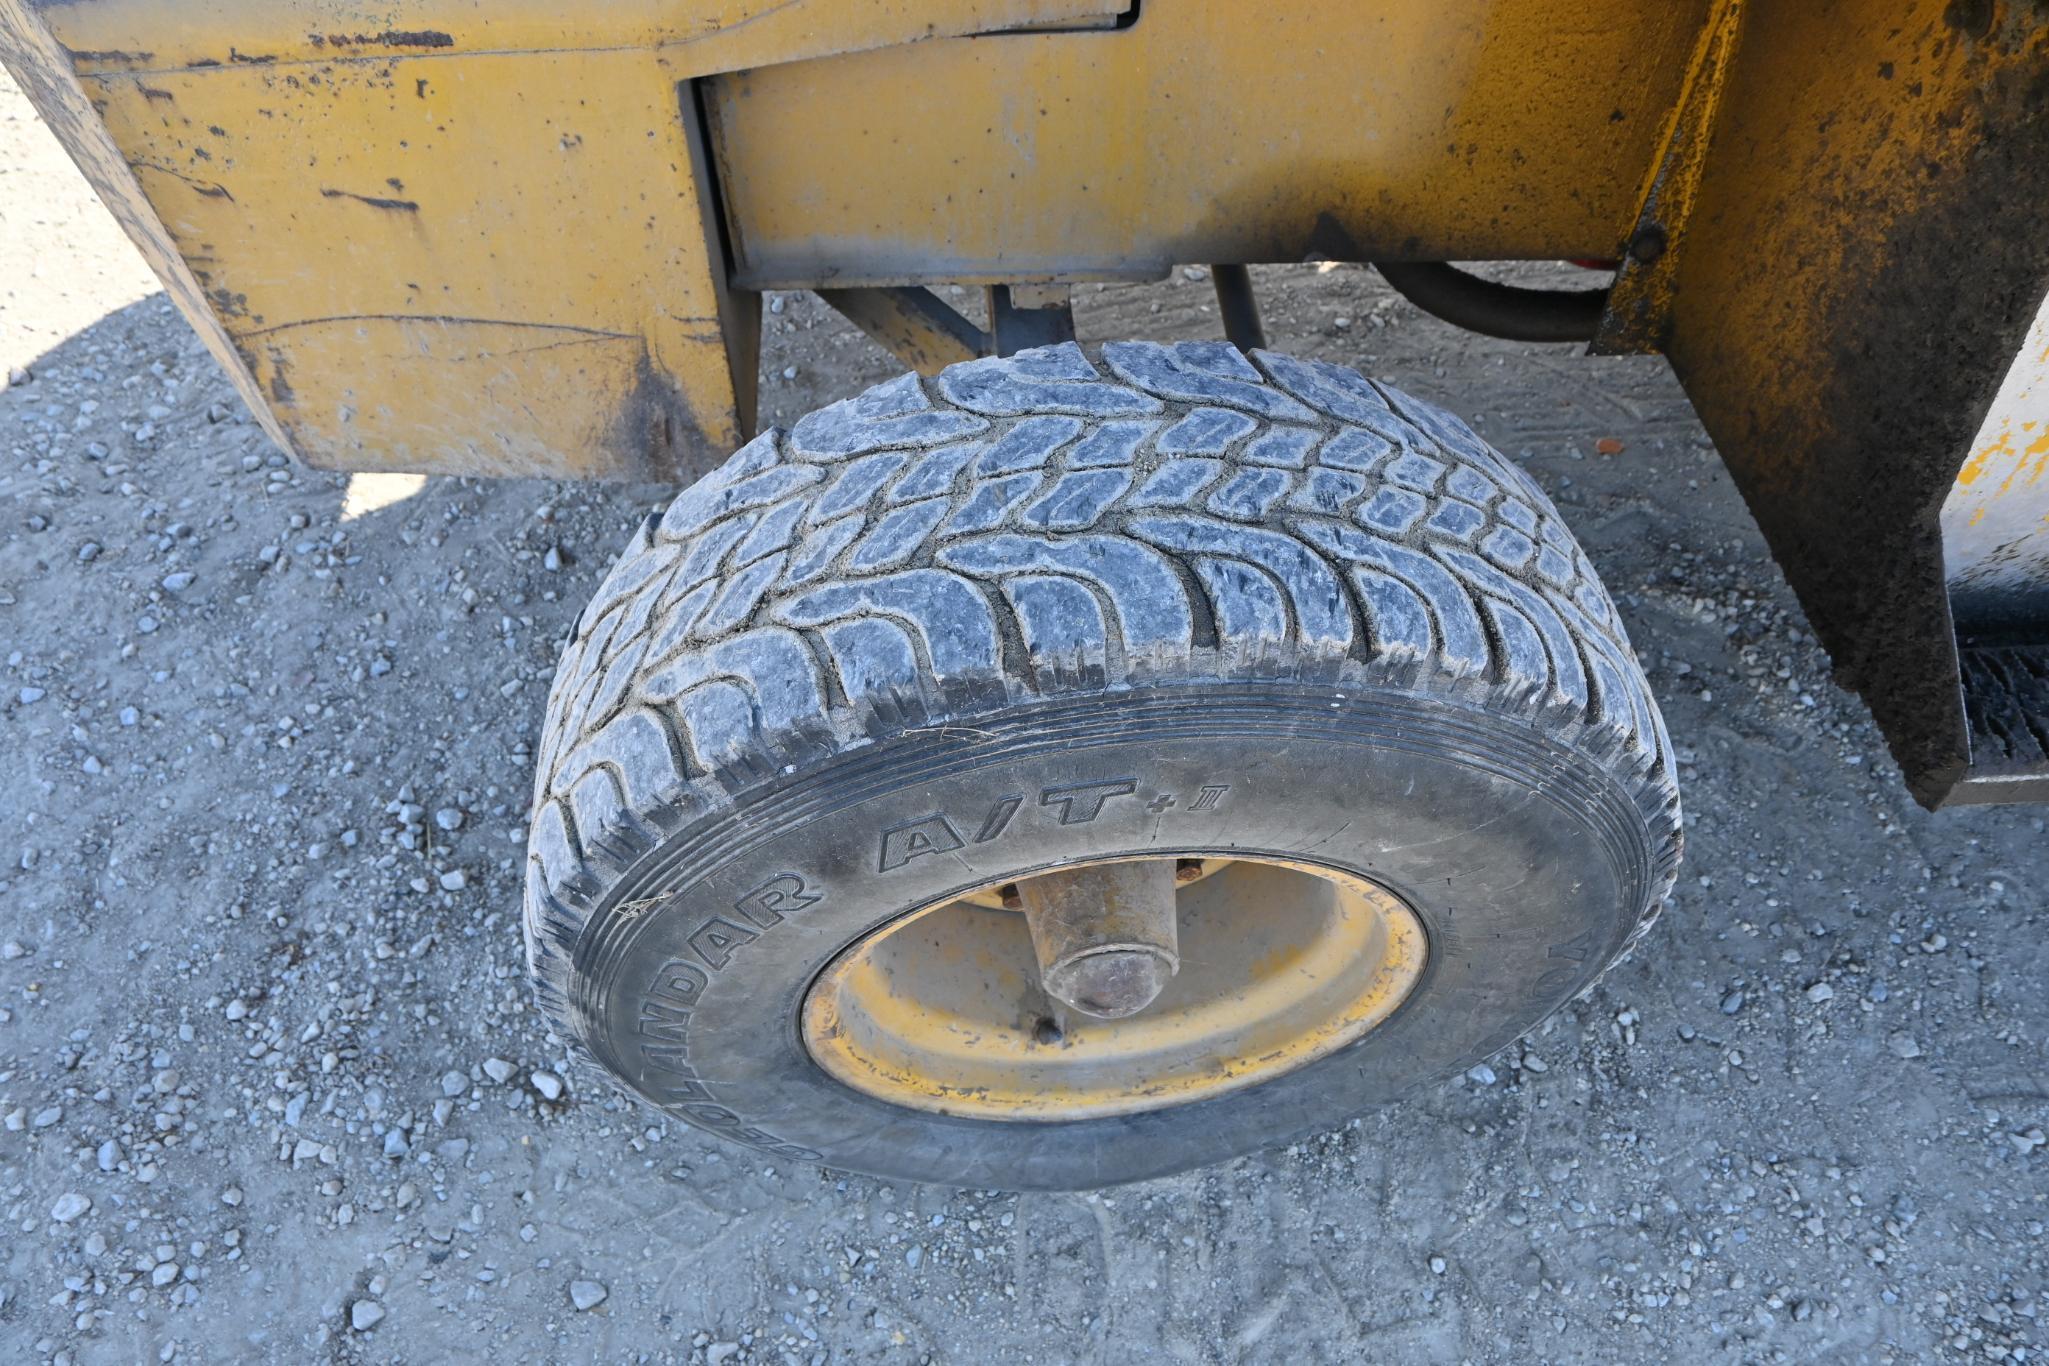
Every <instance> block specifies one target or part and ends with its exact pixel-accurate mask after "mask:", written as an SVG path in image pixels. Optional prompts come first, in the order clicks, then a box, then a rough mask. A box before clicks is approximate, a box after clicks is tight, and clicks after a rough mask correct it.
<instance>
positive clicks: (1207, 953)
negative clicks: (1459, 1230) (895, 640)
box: [802, 859, 1429, 1122]
mask: <svg viewBox="0 0 2049 1366" xmlns="http://www.w3.org/2000/svg"><path fill="white" fill-rule="evenodd" d="M1183 867H1184V869H1187V870H1189V871H1188V872H1184V885H1182V886H1181V887H1180V888H1179V890H1178V892H1177V894H1176V903H1177V905H1176V910H1177V920H1178V924H1179V929H1180V953H1181V971H1180V973H1179V974H1178V975H1177V976H1176V977H1175V978H1174V979H1173V981H1171V982H1170V983H1169V984H1168V985H1167V988H1166V989H1165V990H1164V991H1163V992H1162V993H1161V994H1160V997H1159V999H1158V1000H1156V1001H1154V1002H1153V1004H1152V1005H1150V1006H1148V1007H1147V1008H1146V1009H1145V1010H1144V1011H1143V1012H1141V1013H1140V1014H1137V1015H1134V1016H1131V1017H1129V1018H1126V1019H1121V1020H1099V1019H1095V1018H1092V1017H1090V1016H1087V1015H1083V1014H1081V1013H1079V1012H1065V1011H1062V1010H1061V1009H1059V1008H1058V1003H1057V1002H1054V1001H1052V1000H1050V999H1049V998H1048V997H1047V996H1046V995H1045V994H1044V993H1043V992H1042V991H1041V990H1040V988H1039V984H1038V974H1037V968H1036V966H1035V963H1034V959H1033V956H1032V945H1031V936H1030V934H1029V932H1028V930H1027V928H1026V925H1025V919H1024V917H1023V916H1022V915H1020V914H1017V913H1015V912H1011V911H1005V910H1002V909H998V907H1000V905H1001V902H1000V898H999V897H997V896H996V895H995V891H996V889H995V888H994V887H991V888H984V889H978V890H977V891H976V892H973V893H969V894H966V895H964V896H962V897H960V898H957V899H954V900H951V901H947V902H943V903H941V904H938V905H935V906H928V907H925V908H923V909H921V910H918V911H914V912H912V913H911V914H910V915H907V916H903V917H901V918H899V919H897V920H894V921H891V922H890V923H888V924H886V925H883V926H881V927H880V928H878V929H876V930H875V931H874V932H872V933H871V934H869V935H867V936H866V937H865V938H863V939H861V940H859V941H857V942H855V943H854V944H852V945H850V946H849V947H848V948H847V949H846V950H845V951H844V952H843V953H841V954H840V956H839V957H838V958H837V959H835V960H834V961H833V962H832V964H831V965H830V966H828V967H827V968H826V970H825V971H824V972H823V973H821V974H820V976H819V978H818V980H817V982H815V983H814V984H813V985H812V988H811V991H810V992H809V993H808V995H807V996H806V997H805V1000H804V1007H803V1016H802V1028H803V1035H804V1042H805V1045H806V1046H807V1047H808V1048H809V1049H810V1052H811V1056H812V1057H813V1058H814V1059H816V1060H817V1062H818V1064H819V1066H821V1067H823V1068H824V1069H825V1070H826V1071H827V1072H828V1073H830V1074H831V1075H832V1076H834V1077H836V1078H837V1079H838V1080H840V1081H841V1082H843V1083H845V1084H846V1085H848V1086H851V1087H853V1088H854V1089H855V1090H857V1091H861V1092H863V1093H865V1094H867V1095H871V1096H874V1097H876V1098H878V1099H881V1100H885V1101H889V1102H891V1103H893V1104H897V1105H902V1106H906V1107H908V1108H910V1109H914V1110H925V1111H931V1112H935V1113H938V1114H944V1115H958V1116H963V1117H969V1118H976V1119H996V1120H1035V1121H1041V1122H1043V1121H1048V1120H1076V1119H1092V1118H1098V1117H1101V1116H1106V1115H1128V1114H1137V1113H1140V1112H1142V1111H1146V1110H1159V1109H1165V1108H1167V1107H1169V1106H1174V1105H1184V1104H1188V1103H1190V1102H1192V1101H1197V1100H1205V1099H1208V1098H1210V1097H1212V1096H1218V1095H1223V1094H1225V1093H1227V1092H1230V1091H1236V1090H1239V1089H1242V1088H1244V1087H1247V1086H1255V1085H1257V1084H1259V1083H1260V1082H1263V1081H1270V1080H1272V1079H1273V1078H1275V1077H1278V1076H1281V1075H1283V1074H1284V1073H1287V1072H1291V1071H1294V1070H1295V1069H1296V1068H1299V1067H1302V1066H1305V1065H1307V1064H1308V1063H1311V1062H1314V1061H1315V1060H1316V1059H1318V1058H1321V1057H1325V1056H1327V1055H1329V1054H1331V1053H1334V1052H1336V1051H1337V1050H1338V1049H1340V1048H1343V1047H1345V1046H1346V1045H1347V1044H1349V1043H1351V1042H1353V1041H1354V1040H1356V1039H1358V1038H1360V1037H1361V1036H1363V1035H1364V1034H1366V1033H1367V1031H1369V1030H1371V1029H1372V1028H1373V1027H1374V1026H1376V1025H1378V1024H1380V1023H1381V1022H1382V1021H1384V1020H1385V1019H1387V1018H1388V1016H1389V1015H1391V1014H1393V1013H1394V1011H1395V1009H1396V1008H1397V1007H1398V1006H1400V1005H1401V1003H1402V1002H1403V1001H1404V1000H1405V999H1407V997H1408V995H1409V993H1410V992H1411V991H1412V990H1414V988H1415V986H1416V983H1417V981H1418V980H1419V979H1420V978H1421V977H1422V974H1423V967H1424V963H1425V960H1426V959H1427V957H1428V952H1429V949H1428V938H1427V936H1426V935H1425V934H1424V931H1423V925H1422V922H1421V921H1420V920H1418V919H1417V918H1416V913H1415V912H1414V911H1412V910H1411V909H1409V907H1408V906H1407V905H1406V904H1404V903H1403V902H1402V901H1401V900H1400V899H1399V898H1397V897H1395V896H1394V895H1392V894H1391V893H1389V892H1388V891H1387V890H1386V889H1385V888H1382V887H1379V886H1377V885H1375V884H1373V883H1371V882H1368V881H1366V880H1364V879H1362V878H1357V877H1352V876H1350V875H1347V874H1343V873H1339V872H1335V871H1333V870H1330V869H1327V868H1319V867H1312V866H1310V865H1308V864H1301V863H1286V862H1275V861H1256V860H1236V861H1231V862H1224V861H1222V860H1220V859H1218V860H1207V859H1206V860H1205V861H1204V862H1203V864H1202V865H1201V876H1199V877H1194V876H1192V872H1193V865H1192V864H1188V863H1187V862H1185V861H1184V863H1183Z"/></svg>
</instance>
